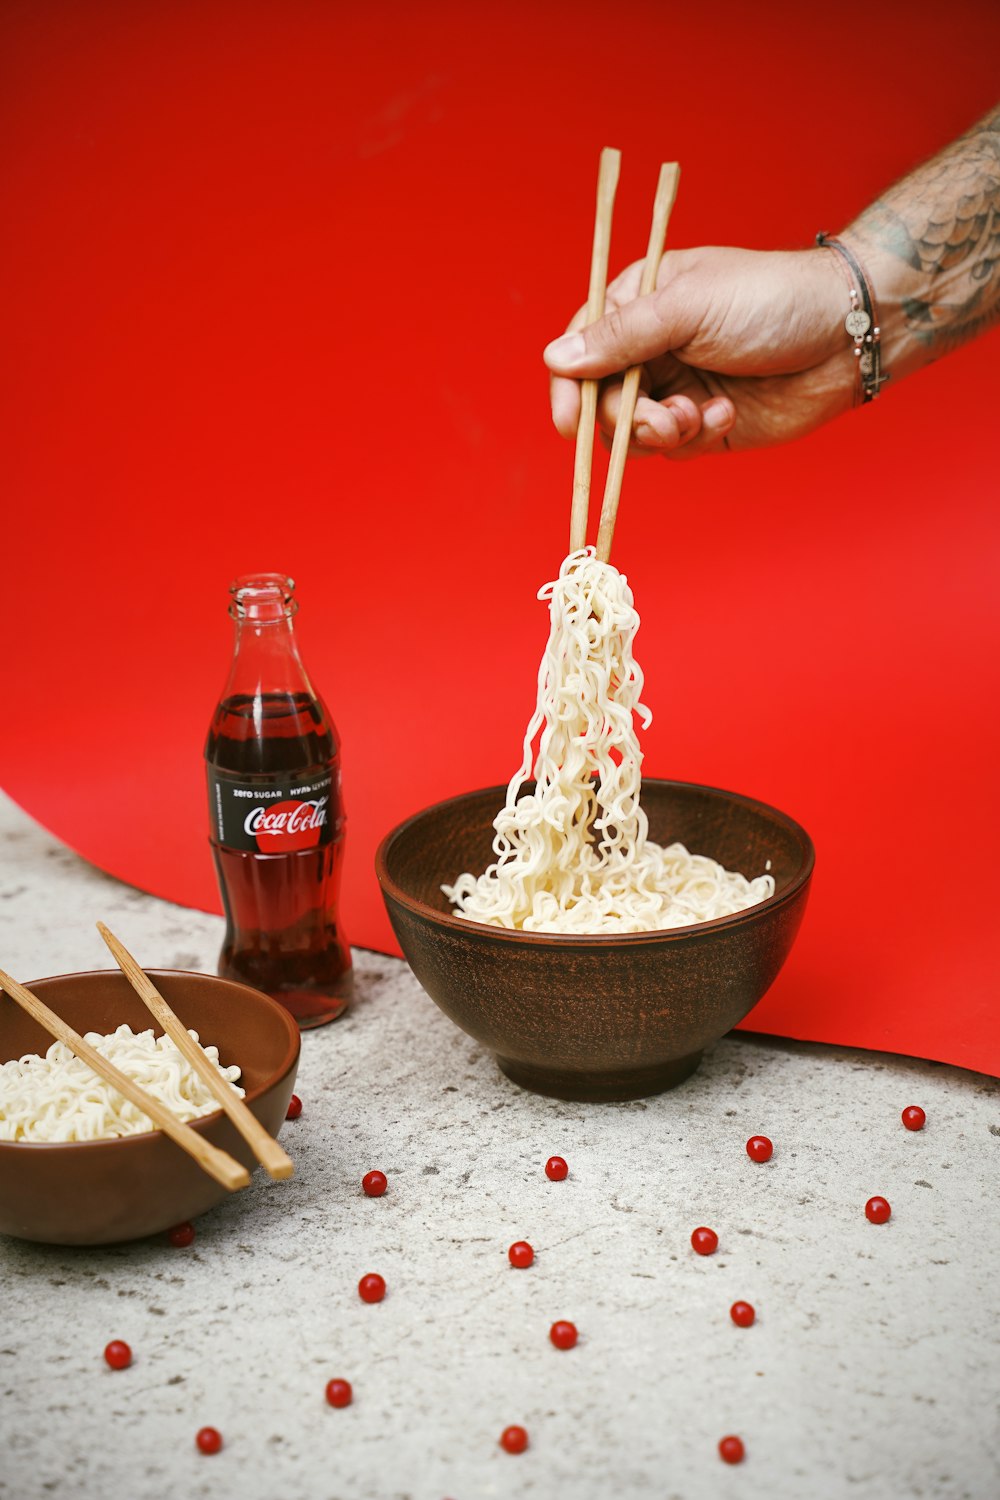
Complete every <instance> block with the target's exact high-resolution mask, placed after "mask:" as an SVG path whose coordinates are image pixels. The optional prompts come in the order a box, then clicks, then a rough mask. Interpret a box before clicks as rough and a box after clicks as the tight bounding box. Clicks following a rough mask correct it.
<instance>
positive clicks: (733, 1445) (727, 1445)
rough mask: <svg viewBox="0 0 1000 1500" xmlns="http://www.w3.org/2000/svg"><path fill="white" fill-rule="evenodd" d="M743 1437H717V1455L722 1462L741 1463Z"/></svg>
mask: <svg viewBox="0 0 1000 1500" xmlns="http://www.w3.org/2000/svg"><path fill="white" fill-rule="evenodd" d="M744 1451H745V1450H744V1447H743V1439H742V1438H738V1437H724V1438H720V1439H719V1456H720V1458H721V1459H722V1461H723V1463H727V1464H741V1463H742V1462H743V1454H744Z"/></svg>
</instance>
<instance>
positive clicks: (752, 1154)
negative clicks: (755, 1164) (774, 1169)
mask: <svg viewBox="0 0 1000 1500" xmlns="http://www.w3.org/2000/svg"><path fill="white" fill-rule="evenodd" d="M773 1155H774V1145H773V1143H772V1142H771V1141H769V1140H768V1138H767V1136H766V1135H752V1136H751V1137H750V1139H749V1140H748V1141H747V1156H749V1158H750V1160H751V1161H770V1160H771V1157H772V1156H773Z"/></svg>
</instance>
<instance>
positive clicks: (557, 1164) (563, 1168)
mask: <svg viewBox="0 0 1000 1500" xmlns="http://www.w3.org/2000/svg"><path fill="white" fill-rule="evenodd" d="M545 1175H546V1177H547V1178H548V1179H549V1181H550V1182H562V1180H563V1178H564V1177H567V1176H568V1175H569V1167H568V1166H567V1165H566V1163H565V1162H564V1161H563V1159H562V1157H561V1156H550V1157H549V1159H548V1161H547V1162H546V1163H545ZM517 1430H518V1431H519V1432H520V1430H521V1429H520V1428H518V1429H517ZM517 1451H518V1452H519V1453H520V1451H521V1450H520V1448H519V1449H518V1450H517Z"/></svg>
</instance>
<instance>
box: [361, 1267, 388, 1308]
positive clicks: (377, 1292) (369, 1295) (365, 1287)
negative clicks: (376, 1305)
mask: <svg viewBox="0 0 1000 1500" xmlns="http://www.w3.org/2000/svg"><path fill="white" fill-rule="evenodd" d="M358 1296H359V1297H360V1298H361V1300H362V1302H381V1301H382V1298H383V1297H384V1296H385V1277H384V1276H380V1275H379V1274H378V1272H377V1271H370V1272H369V1273H368V1275H367V1276H362V1278H361V1280H360V1281H359V1282H358Z"/></svg>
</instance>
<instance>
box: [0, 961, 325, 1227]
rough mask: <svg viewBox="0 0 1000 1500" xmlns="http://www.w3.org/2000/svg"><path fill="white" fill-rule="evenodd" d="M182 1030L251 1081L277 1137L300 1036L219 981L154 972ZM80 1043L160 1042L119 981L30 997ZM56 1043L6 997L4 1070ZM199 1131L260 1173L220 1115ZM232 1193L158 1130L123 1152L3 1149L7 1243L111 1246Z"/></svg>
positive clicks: (105, 1144)
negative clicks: (109, 1035)
mask: <svg viewBox="0 0 1000 1500" xmlns="http://www.w3.org/2000/svg"><path fill="white" fill-rule="evenodd" d="M149 972H150V973H151V974H152V976H153V978H154V980H155V982H156V986H157V988H158V989H159V990H160V992H161V993H162V994H163V996H164V998H165V999H166V1000H167V1002H168V1003H169V1004H170V1005H171V1006H172V1008H173V1009H174V1010H175V1011H176V1012H177V1014H178V1016H180V1018H181V1020H182V1021H183V1022H184V1024H185V1026H189V1027H191V1028H192V1029H193V1030H194V1031H197V1033H198V1035H199V1037H200V1039H201V1041H202V1043H203V1044H204V1045H205V1046H216V1047H218V1049H219V1058H220V1061H221V1062H222V1064H223V1066H225V1067H231V1066H232V1065H233V1063H237V1064H238V1065H239V1067H240V1068H241V1069H242V1070H243V1077H242V1078H241V1079H240V1086H241V1087H242V1088H245V1089H246V1091H247V1099H246V1102H247V1104H248V1105H249V1107H250V1109H251V1110H252V1111H253V1113H254V1114H255V1115H256V1116H257V1118H258V1120H260V1122H261V1124H262V1125H263V1126H264V1127H265V1128H266V1129H267V1130H269V1131H270V1132H271V1134H272V1135H276V1134H277V1131H278V1129H279V1127H280V1125H281V1123H282V1121H283V1120H284V1118H285V1111H286V1109H287V1108H288V1101H289V1099H290V1098H291V1096H292V1086H293V1084H294V1083H295V1074H296V1071H297V1069H298V1065H299V1028H298V1026H297V1025H296V1023H295V1021H294V1020H293V1019H292V1017H291V1016H290V1015H289V1014H288V1012H287V1011H285V1010H283V1009H282V1007H281V1006H280V1005H277V1004H276V1003H275V1002H274V1001H273V1000H270V999H268V997H267V996H266V995H262V994H261V993H260V991H259V990H252V989H250V988H249V986H248V985H245V984H235V983H233V981H232V980H229V979H216V978H215V977H214V976H213V975H211V974H185V973H181V972H178V971H174V970H169V969H164V970H161V969H151V970H150V971H149ZM28 988H29V989H30V990H33V991H34V992H35V994H36V995H37V996H38V998H39V999H40V1000H44V1001H45V1003H46V1005H48V1006H49V1007H50V1008H51V1009H52V1010H54V1011H56V1012H57V1013H58V1014H59V1015H60V1016H62V1017H63V1018H64V1020H66V1021H68V1022H69V1024H70V1025H71V1026H72V1027H74V1028H75V1029H76V1030H77V1031H79V1032H81V1033H82V1032H86V1031H99V1032H105V1033H106V1032H109V1031H114V1029H115V1027H116V1026H120V1025H121V1024H122V1022H126V1023H127V1024H128V1025H129V1026H131V1027H132V1030H133V1031H145V1030H147V1029H148V1028H149V1027H152V1028H153V1030H154V1031H155V1032H156V1033H157V1035H159V1034H160V1032H161V1030H162V1028H161V1027H159V1026H157V1024H156V1022H155V1021H154V1020H153V1017H152V1016H151V1015H150V1013H149V1011H148V1010H147V1009H146V1007H145V1006H144V1005H143V1003H142V1001H141V1000H140V999H139V997H138V996H137V995H136V994H134V993H133V991H132V988H131V986H130V985H129V983H128V980H127V979H126V978H125V976H124V974H122V973H120V972H119V971H118V970H117V969H114V970H108V971H105V970H100V971H95V972H93V973H89V974H60V975H59V976H58V977H57V978H55V979H37V980H34V981H33V982H32V983H30V984H29V985H28ZM51 1045H52V1038H51V1037H50V1036H49V1034H48V1032H46V1031H44V1030H43V1029H42V1027H41V1026H39V1025H38V1023H37V1022H36V1021H33V1020H32V1019H31V1017H30V1016H28V1015H26V1014H25V1012H24V1011H23V1010H21V1008H20V1007H19V1006H17V1005H15V1003H14V1001H13V1000H11V999H10V998H9V996H7V995H0V1062H9V1061H10V1059H11V1058H14V1057H23V1056H24V1054H25V1053H26V1052H41V1053H44V1052H45V1051H46V1050H47V1049H48V1048H49V1047H50V1046H51ZM191 1128H192V1129H193V1130H197V1131H198V1132H199V1133H200V1134H202V1135H204V1136H206V1137H207V1139H208V1140H210V1141H211V1142H212V1143H213V1144H214V1145H216V1146H221V1147H222V1149H223V1150H224V1151H228V1152H229V1153H230V1155H232V1156H235V1157H236V1159H237V1160H238V1161H241V1162H243V1164H244V1165H245V1166H247V1167H249V1168H250V1170H251V1171H252V1170H253V1169H254V1167H255V1166H256V1164H257V1163H256V1158H255V1157H254V1155H253V1153H252V1152H251V1150H250V1148H249V1146H248V1145H247V1144H246V1142H245V1141H244V1140H243V1137H242V1136H241V1135H240V1134H239V1133H238V1132H237V1130H236V1129H235V1128H234V1126H233V1125H232V1124H231V1123H230V1121H229V1120H228V1119H227V1118H226V1116H225V1115H224V1114H223V1113H222V1111H221V1110H216V1111H215V1113H214V1114H211V1115H206V1116H204V1118H202V1119H200V1120H192V1121H191ZM226 1196H227V1192H226V1189H225V1188H224V1187H221V1186H220V1185H219V1184H218V1183H217V1182H215V1181H214V1180H213V1179H212V1178H211V1177H209V1176H208V1175H207V1174H206V1173H205V1172H203V1171H202V1170H201V1168H200V1167H198V1166H196V1165H195V1163H194V1162H193V1161H192V1159H191V1158H190V1157H189V1156H188V1155H187V1153H186V1152H184V1151H182V1150H181V1148H180V1147H179V1146H176V1145H174V1143H173V1142H172V1141H170V1140H168V1139H167V1137H166V1136H165V1135H163V1133H162V1132H161V1131H159V1130H154V1131H149V1132H147V1133H145V1134H143V1135H130V1136H123V1137H122V1138H121V1139H119V1140H107V1141H71V1142H67V1143H64V1144H53V1145H49V1144H43V1143H41V1142H38V1143H35V1142H31V1143H26V1142H19V1141H0V1234H11V1235H15V1236H16V1237H17V1238H18V1239H23V1240H42V1241H44V1242H45V1243H47V1244H51V1245H107V1244H113V1243H115V1242H116V1241H119V1240H136V1239H140V1238H141V1237H142V1236H143V1235H147V1234H156V1233H157V1232H158V1231H160V1230H163V1229H169V1228H170V1227H171V1226H172V1225H174V1224H180V1223H183V1222H184V1220H185V1219H193V1218H195V1217H197V1215H198V1214H203V1213H204V1212H205V1210H206V1209H209V1208H212V1207H214V1205H215V1204H216V1203H219V1202H221V1200H222V1199H223V1198H225V1197H226Z"/></svg>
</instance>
